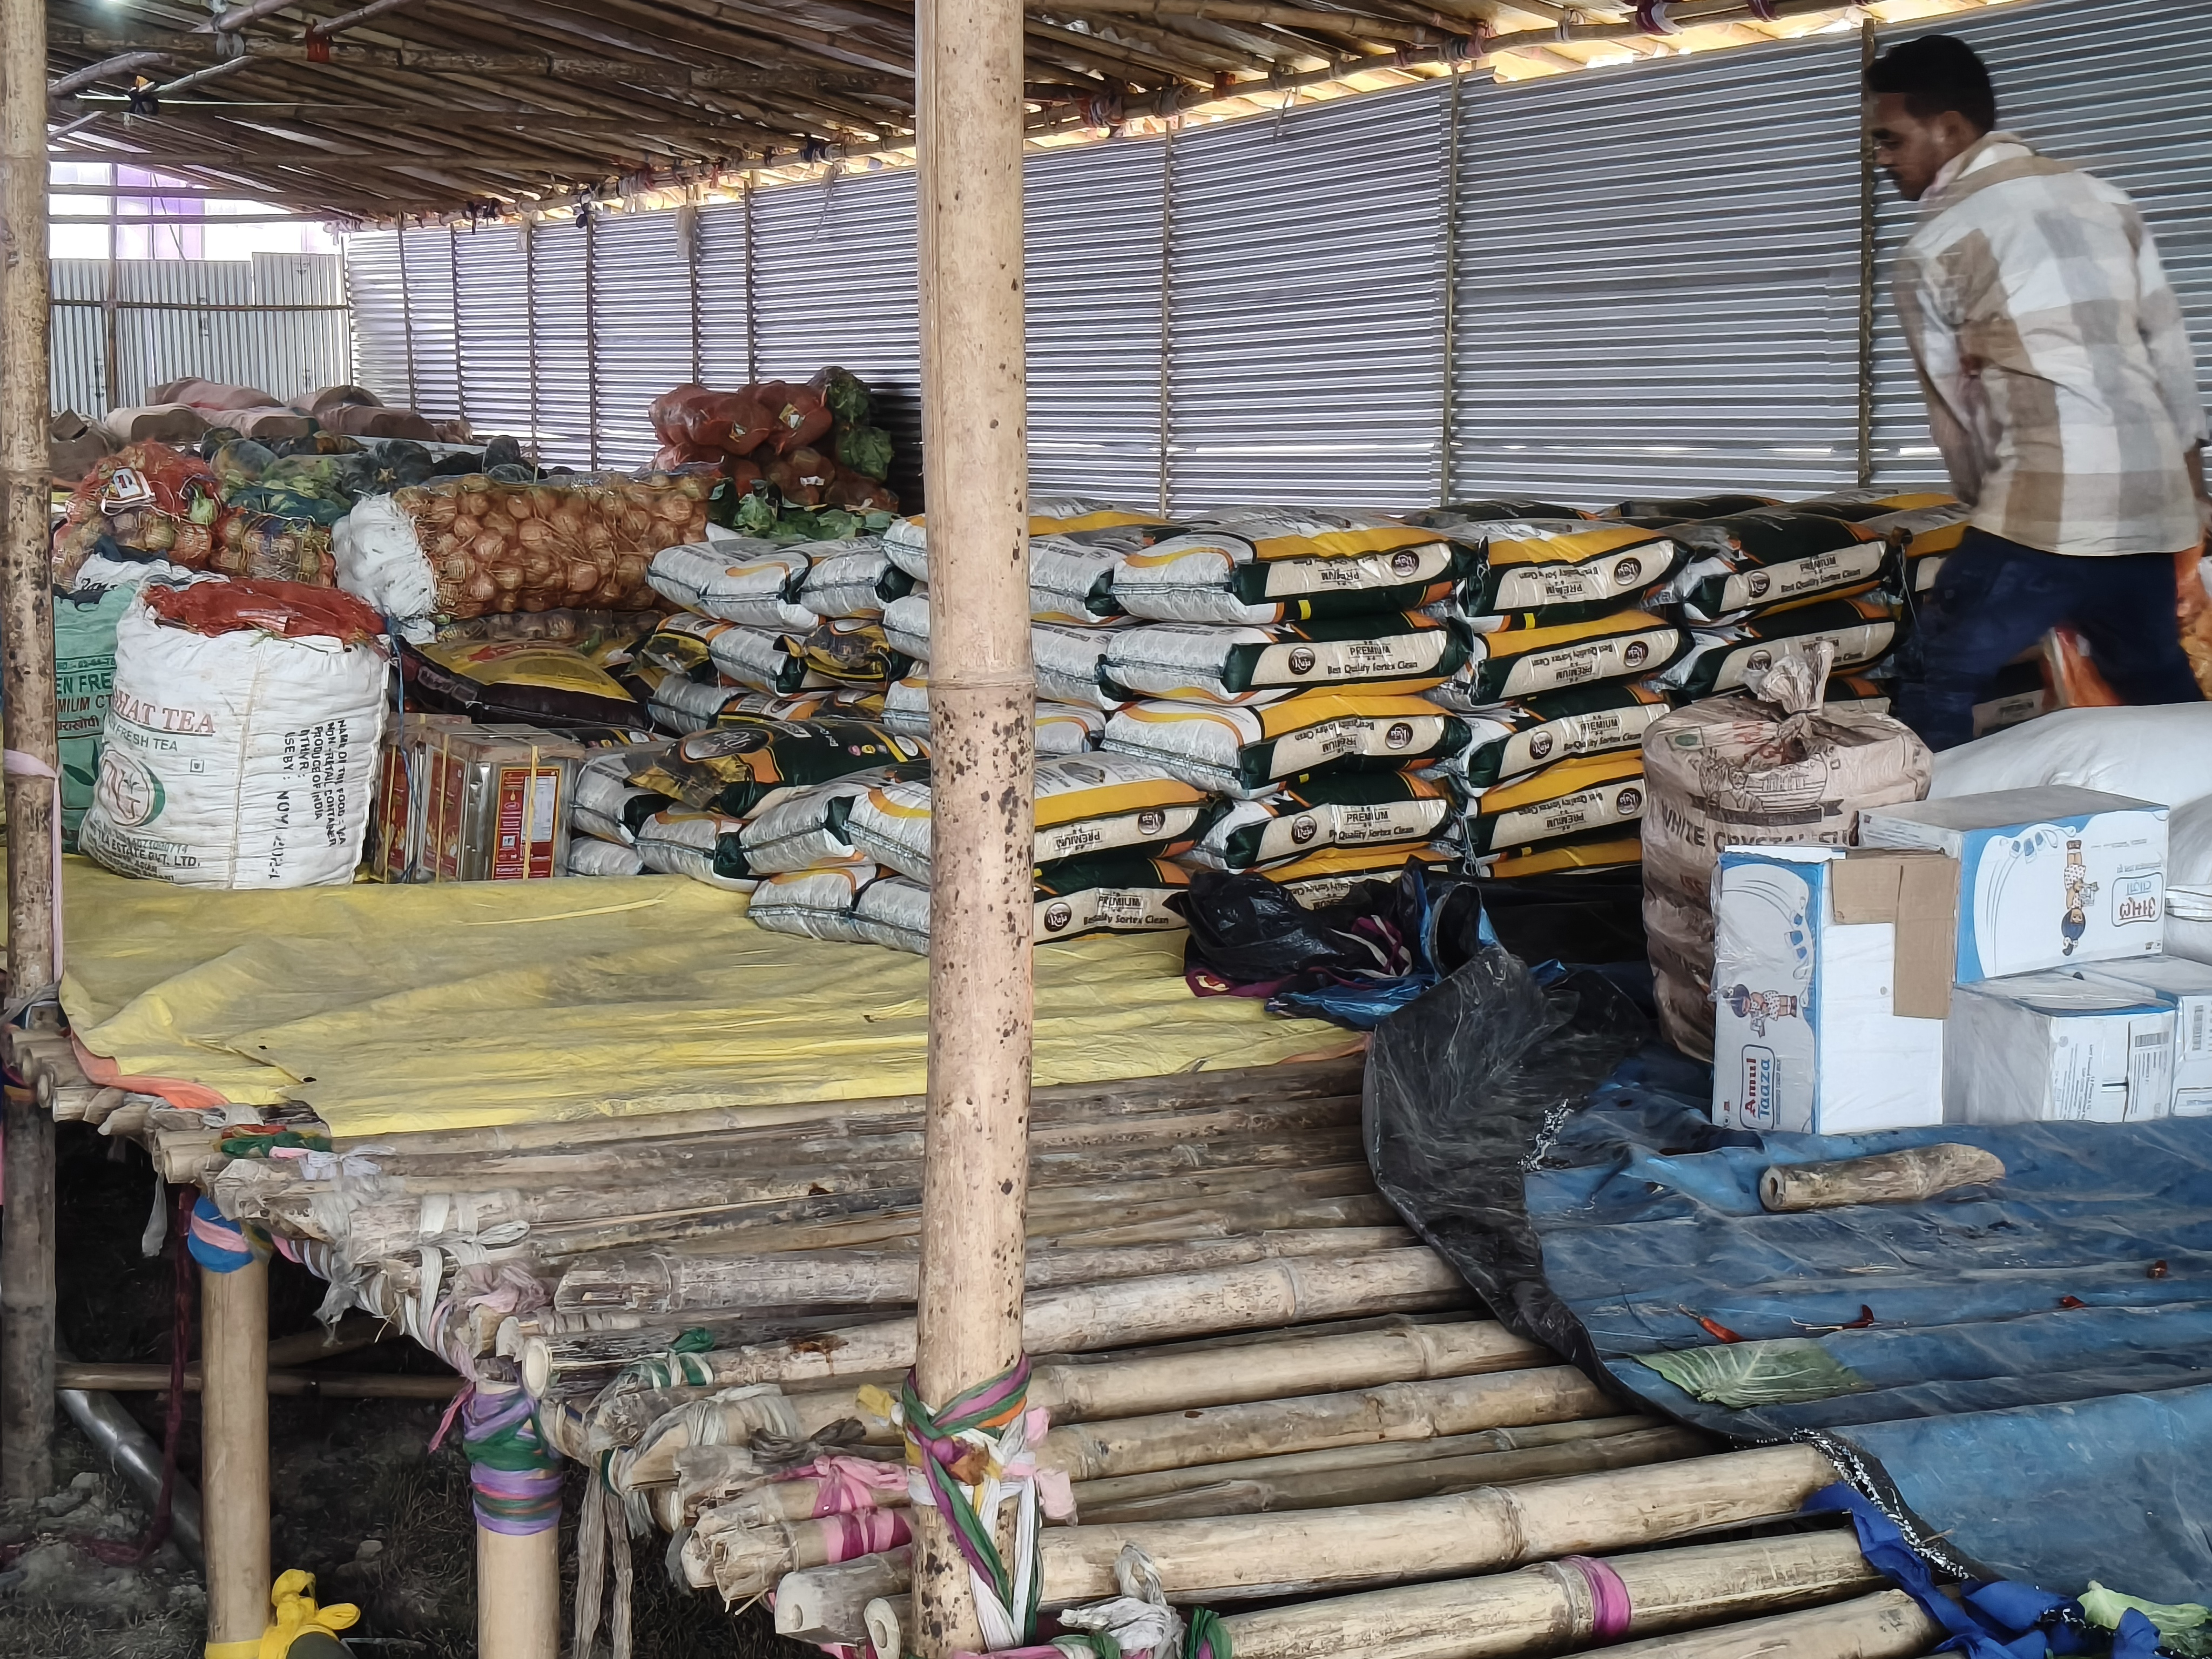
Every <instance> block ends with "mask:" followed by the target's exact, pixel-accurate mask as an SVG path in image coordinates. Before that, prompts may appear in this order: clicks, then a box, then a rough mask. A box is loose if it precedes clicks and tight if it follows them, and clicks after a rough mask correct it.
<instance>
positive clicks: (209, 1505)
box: [200, 1261, 270, 1659]
mask: <svg viewBox="0 0 2212 1659" xmlns="http://www.w3.org/2000/svg"><path fill="white" fill-rule="evenodd" d="M200 1309H201V1313H200V1353H201V1356H202V1358H201V1364H202V1366H203V1367H204V1370H205V1374H206V1378H207V1381H206V1385H205V1388H204V1391H203V1395H202V1400H201V1420H202V1429H201V1444H202V1448H203V1449H202V1451H201V1464H202V1475H201V1487H202V1497H203V1500H204V1504H205V1519H204V1523H203V1524H204V1531H205V1536H206V1540H207V1593H208V1638H207V1659H250V1656H252V1654H253V1653H255V1652H256V1651H258V1644H259V1642H260V1640H261V1632H263V1631H264V1629H265V1628H267V1626H268V1623H269V1584H270V1578H269V1264H268V1263H267V1262H265V1261H253V1262H249V1263H248V1264H247V1265H246V1266H245V1267H240V1268H237V1269H235V1270H234V1271H233V1272H230V1273H216V1272H215V1271H213V1270H212V1269H210V1268H203V1269H201V1272H200Z"/></svg>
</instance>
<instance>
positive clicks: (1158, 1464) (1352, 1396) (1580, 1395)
mask: <svg viewBox="0 0 2212 1659" xmlns="http://www.w3.org/2000/svg"><path fill="white" fill-rule="evenodd" d="M1613 1411H1614V1407H1613V1401H1612V1399H1611V1397H1610V1396H1609V1395H1607V1394H1606V1393H1605V1391H1604V1390H1603V1389H1600V1388H1599V1387H1598V1386H1597V1385H1596V1384H1595V1383H1592V1382H1591V1381H1590V1380H1589V1378H1588V1377H1586V1376H1583V1374H1582V1373H1581V1372H1580V1371H1578V1370H1576V1369H1575V1368H1574V1367H1573V1366H1571V1365H1547V1366H1545V1367H1543V1368H1542V1369H1541V1370H1525V1371H1501V1372H1497V1373H1494V1374H1492V1375H1489V1376H1452V1377H1443V1378H1440V1379H1438V1380H1437V1381H1435V1382H1430V1383H1383V1384H1381V1385H1380V1386H1379V1387H1376V1388H1372V1389H1342V1390H1340V1391H1338V1392H1336V1393H1333V1394H1315V1395H1303V1396H1301V1397H1299V1398H1297V1399H1295V1400H1260V1401H1249V1402H1248V1403H1246V1404H1243V1405H1237V1406H1205V1407H1193V1408H1190V1409H1187V1410H1183V1411H1170V1412H1159V1413H1155V1414H1153V1415H1152V1416H1149V1417H1124V1418H1117V1419H1113V1420H1111V1421H1108V1422H1103V1423H1072V1424H1069V1425H1067V1426H1066V1427H1065V1428H1058V1429H1054V1430H1053V1431H1051V1432H1050V1433H1049V1434H1048V1435H1047V1436H1046V1437H1045V1441H1044V1445H1043V1447H1042V1450H1041V1453H1040V1455H1041V1456H1042V1458H1043V1460H1044V1461H1045V1462H1047V1463H1048V1464H1050V1465H1051V1466H1052V1467H1053V1468H1057V1469H1064V1470H1066V1472H1067V1476H1068V1478H1069V1479H1070V1480H1104V1479H1105V1478H1106V1477H1107V1476H1109V1475H1115V1474H1145V1473H1146V1472H1147V1471H1149V1470H1152V1469H1172V1468H1186V1467H1188V1466H1189V1465H1191V1464H1194V1463H1206V1462H1229V1461H1230V1460H1231V1459H1233V1458H1243V1457H1257V1456H1261V1455H1266V1454H1267V1453H1271V1452H1278V1453H1279V1452H1292V1451H1313V1450H1318V1449H1321V1448H1322V1447H1324V1446H1355V1445H1358V1444H1361V1443H1365V1442H1370V1441H1380V1440H1432V1439H1436V1438H1438V1437H1442V1436H1445V1435H1457V1434H1473V1433H1474V1432H1475V1431H1478V1430H1481V1429H1497V1428H1512V1427H1516V1426H1518V1425H1522V1424H1525V1423H1565V1422H1570V1421H1572V1420H1573V1419H1576V1418H1582V1417H1605V1416H1610V1415H1612V1414H1613Z"/></svg>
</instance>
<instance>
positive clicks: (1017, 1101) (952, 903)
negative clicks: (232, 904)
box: [914, 0, 1036, 1659]
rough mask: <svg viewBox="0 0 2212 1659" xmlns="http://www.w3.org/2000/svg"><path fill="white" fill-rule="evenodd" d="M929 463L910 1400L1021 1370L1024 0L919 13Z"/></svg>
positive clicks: (927, 1618) (947, 1593)
mask: <svg viewBox="0 0 2212 1659" xmlns="http://www.w3.org/2000/svg"><path fill="white" fill-rule="evenodd" d="M1022 29H1023V23H1022V10H1021V4H1020V0H920V3H918V4H917V6H916V8H915V42H916V53H915V88H916V89H915V106H916V110H917V115H918V119H917V128H918V136H919V138H920V153H921V322H922V328H921V346H922V431H923V438H922V448H923V453H925V454H926V455H927V459H928V466H929V557H930V562H931V573H930V574H931V577H932V581H931V590H932V592H935V593H936V594H938V595H939V596H940V597H939V600H938V604H937V610H936V611H935V613H934V615H933V618H932V622H931V631H932V633H933V636H934V639H933V649H932V654H931V659H930V680H929V702H930V738H931V750H930V755H931V811H932V815H933V822H934V825H935V828H934V831H933V835H934V839H935V845H936V848H937V852H936V857H935V860H934V862H933V873H934V880H933V883H932V894H931V901H930V945H929V1105H928V1112H927V1120H926V1123H927V1128H926V1132H925V1134H926V1139H925V1151H924V1153H923V1169H922V1198H921V1211H922V1220H921V1284H920V1286H919V1296H918V1307H917V1316H918V1321H919V1337H918V1341H917V1347H916V1360H915V1383H916V1386H917V1388H918V1389H919V1390H920V1392H921V1395H922V1397H923V1399H924V1400H925V1401H927V1403H928V1404H930V1405H933V1406H940V1405H942V1404H944V1403H945V1401H947V1400H949V1399H951V1397H952V1396H954V1395H957V1394H958V1393H960V1392H961V1391H962V1390H963V1389H969V1388H973V1387H974V1386H975V1385H976V1384H977V1383H981V1382H984V1381H985V1380H987V1378H989V1377H991V1376H995V1375H997V1374H998V1373H999V1372H1000V1371H1003V1370H1006V1369H1007V1368H1008V1367H1009V1366H1011V1365H1012V1364H1014V1363H1015V1362H1016V1361H1017V1360H1018V1358H1019V1357H1020V1354H1021V1345H1022V1274H1023V1226H1022V1218H1023V1209H1024V1204H1025V1201H1026V1200H1027V1197H1028V1180H1029V1158H1028V1137H1029V1088H1030V998H1031V984H1030V917H1031V913H1032V909H1033V907H1034V903H1035V899H1034V890H1033V888H1032V885H1031V877H1030V869H1031V865H1032V860H1033V848H1034V835H1035V830H1034V829H1033V827H1032V822H1033V814H1032V808H1031V800H1030V791H1031V770H1032V766H1033V763H1034V753H1033V738H1032V736H1031V731H1030V721H1031V717H1032V709H1033V706H1034V703H1035V702H1036V685H1035V677H1034V673H1033V670H1032V667H1031V665H1030V599H1029V537H1028V526H1029V516H1028V477H1027V471H1028V460H1027V453H1026V442H1025V434H1024V422H1025V419H1026V414H1025V410H1024V374H1023V359H1022V352H1023V332H1022V330H1023V317H1022V77H1023V61H1022ZM917 1518H918V1521H919V1522H920V1525H919V1527H918V1528H917V1535H916V1545H917V1548H916V1552H915V1579H914V1583H915V1614H916V1618H915V1623H916V1625H917V1626H918V1630H917V1632H916V1635H917V1639H918V1645H919V1647H920V1649H921V1653H922V1654H923V1655H924V1656H925V1659H939V1656H941V1655H944V1654H946V1653H950V1652H951V1651H952V1650H956V1649H962V1648H965V1649H971V1650H972V1649H976V1648H980V1647H981V1631H980V1629H979V1627H978V1626H977V1623H976V1618H975V1607H974V1603H973V1601H972V1598H971V1596H970V1594H969V1581H968V1570H967V1567H966V1565H965V1564H964V1563H963V1560H962V1559H961V1557H960V1555H959V1553H957V1550H956V1549H955V1548H954V1547H953V1545H952V1541H951V1534H950V1532H949V1530H948V1529H947V1528H945V1525H944V1524H943V1522H941V1521H940V1520H939V1517H938V1516H937V1515H936V1512H935V1511H934V1510H923V1511H921V1514H920V1515H919V1516H918V1517H917Z"/></svg>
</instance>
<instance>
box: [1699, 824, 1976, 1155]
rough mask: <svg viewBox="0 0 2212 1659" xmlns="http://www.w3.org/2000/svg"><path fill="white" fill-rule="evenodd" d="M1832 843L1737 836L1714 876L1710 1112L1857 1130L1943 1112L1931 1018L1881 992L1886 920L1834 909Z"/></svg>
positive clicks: (1729, 1121)
mask: <svg viewBox="0 0 2212 1659" xmlns="http://www.w3.org/2000/svg"><path fill="white" fill-rule="evenodd" d="M1843 859H1844V850H1843V849H1842V848H1835V847H1739V848H1729V849H1728V850H1727V851H1725V852H1723V854H1721V862H1720V871H1719V873H1718V876H1717V879H1716V882H1715V892H1716V898H1715V904H1714V921H1715V927H1716V929H1717V939H1716V943H1715V949H1714V957H1713V981H1712V982H1713V991H1714V1001H1715V1013H1716V1018H1715V1022H1714V1033H1713V1121H1715V1122H1716V1123H1718V1124H1721V1125H1723V1126H1724V1127H1730V1128H1739V1129H1772V1130H1781V1131H1784V1132H1785V1133H1798V1134H1857V1133H1865V1132H1869V1131H1872V1130H1876V1129H1909V1128H1919V1127H1926V1126H1928V1125H1930V1124H1938V1123H1941V1122H1942V1121H1943V1022H1942V1020H1941V1019H1914V1018H1906V1017H1905V1016H1902V1015H1899V1013H1897V1012H1895V1009H1894V1007H1893V987H1894V984H1895V976H1894V973H1893V969H1894V967H1895V953H1896V945H1897V931H1898V930H1897V927H1896V924H1895V923H1893V922H1887V921H1879V922H1859V923H1851V924H1846V923H1842V922H1838V921H1837V920H1836V919H1835V918H1836V908H1835V904H1834V900H1833V893H1832V881H1831V874H1832V871H1833V869H1834V867H1835V866H1837V865H1838V864H1840V863H1841V862H1842V861H1843Z"/></svg>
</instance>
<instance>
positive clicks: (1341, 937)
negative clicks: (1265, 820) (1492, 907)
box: [1168, 861, 1491, 1030]
mask: <svg viewBox="0 0 2212 1659" xmlns="http://www.w3.org/2000/svg"><path fill="white" fill-rule="evenodd" d="M1168 903H1169V905H1170V908H1174V909H1175V910H1176V911H1177V912H1179V913H1180V914H1181V915H1182V916H1183V917H1184V919H1185V920H1186V921H1188V922H1189V924H1190V938H1189V941H1188V944H1187V945H1185V946H1184V949H1183V976H1184V978H1185V979H1186V980H1188V981H1189V983H1190V987H1191V989H1192V990H1193V991H1194V992H1195V993H1196V994H1198V995H1200V996H1248V997H1259V998H1264V999H1266V1000H1267V1006H1269V1007H1270V1008H1271V1009H1273V1011H1274V1012H1278V1013H1286V1014H1302V1015H1310V1016H1312V1017H1315V1018H1321V1019H1328V1020H1333V1021H1334V1022H1335V1023H1336V1024H1340V1025H1348V1026H1350V1027H1352V1029H1353V1030H1372V1029H1373V1027H1374V1026H1375V1024H1376V1022H1377V1021H1379V1020H1381V1019H1383V1018H1384V1017H1386V1016H1387V1015H1389V1014H1390V1013H1393V1012H1395V1011H1396V1010H1398V1009H1399V1008H1401V1007H1403V1006H1405V1005H1406V1004H1407V1003H1408V1002H1410V1001H1411V1000H1413V998H1415V997H1417V996H1419V994H1421V993H1422V992H1423V991H1424V990H1425V989H1427V988H1428V987H1430V986H1431V985H1433V984H1435V983H1436V981H1437V980H1438V979H1439V978H1441V977H1442V976H1443V975H1444V974H1447V973H1449V972H1450V971H1451V969H1454V968H1455V967H1457V966H1458V965H1459V964H1460V963H1462V962H1464V961H1466V960H1467V959H1468V957H1470V956H1472V955H1473V954H1474V952H1475V951H1477V950H1479V949H1480V948H1481V947H1482V946H1483V945H1485V944H1486V943H1489V942H1491V939H1490V935H1489V933H1488V932H1487V931H1486V924H1485V922H1484V920H1483V915H1482V902H1481V898H1480V894H1479V893H1478V892H1477V890H1476V887H1475V884H1474V883H1472V882H1469V881H1464V880H1460V879H1457V878H1453V877H1449V876H1437V875H1434V874H1431V873H1429V872H1425V870H1424V869H1423V867H1422V866H1420V865H1419V864H1418V863H1414V862H1411V861H1409V862H1408V863H1407V867H1406V868H1405V870H1404V871H1402V872H1401V873H1400V874H1399V876H1398V878H1397V879H1396V880H1395V881H1389V882H1384V881H1363V882H1360V883H1358V884H1356V885H1354V886H1353V887H1352V890H1351V891H1350V893H1349V894H1348V895H1347V896H1346V897H1345V898H1344V899H1343V900H1342V901H1341V902H1338V903H1335V904H1328V905H1318V906H1316V907H1315V908H1311V909H1309V908H1306V907H1305V906H1304V905H1303V904H1301V903H1299V902H1298V901H1297V899H1296V898H1294V897H1292V896H1291V894H1290V893H1288V892H1287V891H1285V890H1284V889H1283V888H1282V887H1280V886H1279V885H1277V884H1275V883H1273V882H1272V881H1269V880H1268V879H1267V878H1266V877H1264V876H1255V875H1242V874H1232V873H1230V872H1225V871H1218V870H1200V871H1194V872H1192V875H1191V881H1190V888H1189V890H1188V892H1186V893H1180V894H1177V895H1176V896H1174V897H1172V898H1170V900H1169V901H1168Z"/></svg>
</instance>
